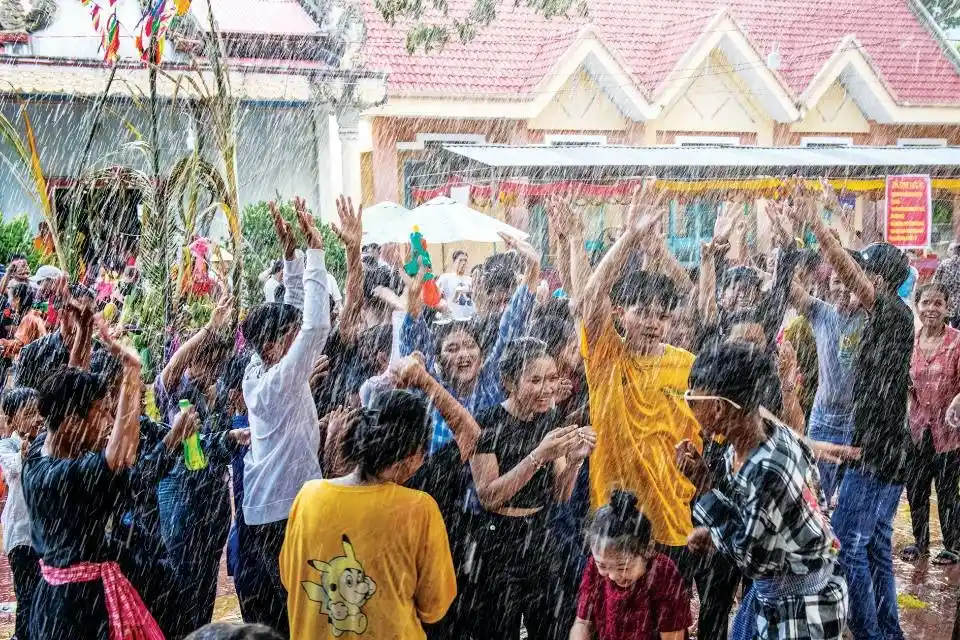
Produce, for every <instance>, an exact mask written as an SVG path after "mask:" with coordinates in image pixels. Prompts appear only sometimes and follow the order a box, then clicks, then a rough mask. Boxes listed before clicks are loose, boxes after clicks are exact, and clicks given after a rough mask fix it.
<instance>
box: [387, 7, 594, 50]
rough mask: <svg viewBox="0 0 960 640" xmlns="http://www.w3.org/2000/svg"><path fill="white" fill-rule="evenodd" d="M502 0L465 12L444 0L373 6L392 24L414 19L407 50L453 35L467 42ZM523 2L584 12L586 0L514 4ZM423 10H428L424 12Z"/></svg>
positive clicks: (551, 11) (552, 13) (551, 13)
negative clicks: (453, 9) (454, 11)
mask: <svg viewBox="0 0 960 640" xmlns="http://www.w3.org/2000/svg"><path fill="white" fill-rule="evenodd" d="M500 5H501V0H474V2H473V7H472V8H471V9H470V11H469V12H468V13H467V14H466V15H457V16H451V15H450V12H449V7H448V5H447V0H426V1H425V0H376V7H377V10H378V11H379V12H380V14H381V15H382V16H383V18H384V20H386V21H387V22H388V23H389V24H390V25H391V26H393V25H395V24H396V23H397V21H398V20H413V21H414V22H415V24H414V26H413V27H412V28H411V29H410V31H409V32H408V33H407V51H408V52H410V53H411V54H412V53H415V52H416V51H419V50H422V51H423V52H424V53H430V52H432V51H438V50H440V49H442V48H443V46H444V45H445V44H447V42H449V41H450V38H451V37H454V35H455V36H456V37H457V38H458V39H459V40H460V41H461V42H469V41H470V40H472V39H473V38H475V37H476V35H477V31H478V30H479V29H482V28H483V27H486V26H488V25H489V24H490V23H491V22H493V21H494V20H495V19H496V17H497V9H498V8H499V6H500ZM521 5H522V6H526V7H529V8H531V9H533V10H534V11H535V12H536V13H538V14H540V15H542V16H543V17H545V18H547V19H550V18H557V17H570V16H586V15H587V3H586V0H514V6H516V7H519V6H521ZM425 14H429V15H428V16H426V15H425Z"/></svg>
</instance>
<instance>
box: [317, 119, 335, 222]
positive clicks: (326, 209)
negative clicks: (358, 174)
mask: <svg viewBox="0 0 960 640" xmlns="http://www.w3.org/2000/svg"><path fill="white" fill-rule="evenodd" d="M313 130H314V140H315V148H314V153H315V155H316V158H317V195H318V196H319V197H320V202H319V203H317V206H318V207H319V211H320V219H321V220H322V221H324V222H330V221H331V220H333V219H334V218H336V211H337V200H336V198H337V194H336V193H335V192H334V184H333V171H332V169H333V167H334V166H335V165H334V163H333V162H332V159H333V156H332V155H331V153H330V110H329V107H327V105H325V104H314V106H313Z"/></svg>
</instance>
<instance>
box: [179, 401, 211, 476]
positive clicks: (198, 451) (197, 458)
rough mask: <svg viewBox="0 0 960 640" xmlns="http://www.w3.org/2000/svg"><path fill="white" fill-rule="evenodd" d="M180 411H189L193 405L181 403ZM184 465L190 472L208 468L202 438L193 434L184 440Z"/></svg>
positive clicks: (188, 402) (187, 402) (185, 402)
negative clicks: (201, 444) (201, 442)
mask: <svg viewBox="0 0 960 640" xmlns="http://www.w3.org/2000/svg"><path fill="white" fill-rule="evenodd" d="M179 405H180V411H187V410H188V409H189V408H190V407H191V406H192V405H191V404H190V401H189V400H186V399H184V400H181V401H180V402H179ZM183 465H184V466H185V467H186V468H187V469H188V470H189V471H200V470H201V469H206V468H207V457H206V456H205V455H203V448H202V447H201V446H200V436H199V435H198V434H197V433H192V434H190V435H189V436H187V437H186V438H184V439H183Z"/></svg>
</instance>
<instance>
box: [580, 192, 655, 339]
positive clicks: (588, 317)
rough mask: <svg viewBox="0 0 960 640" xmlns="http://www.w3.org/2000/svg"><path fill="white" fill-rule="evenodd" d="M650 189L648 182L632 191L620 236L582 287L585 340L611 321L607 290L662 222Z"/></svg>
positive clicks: (608, 291)
mask: <svg viewBox="0 0 960 640" xmlns="http://www.w3.org/2000/svg"><path fill="white" fill-rule="evenodd" d="M655 205H656V203H655V197H654V195H653V189H652V187H651V186H649V185H647V186H645V187H644V189H643V190H638V191H637V192H635V193H634V198H633V203H631V205H630V211H629V212H628V214H627V226H626V228H625V230H624V232H623V235H621V236H620V238H619V239H618V240H617V241H616V242H615V243H614V244H613V246H612V247H610V250H609V251H608V252H607V255H605V256H604V257H603V259H602V260H601V261H600V264H598V265H597V268H596V269H595V270H594V272H593V273H592V274H591V275H590V278H589V279H588V280H587V284H586V286H585V287H584V291H583V299H582V300H581V311H582V313H583V325H584V328H585V329H586V333H587V339H588V340H595V339H596V338H597V337H598V336H599V335H600V334H601V333H602V331H603V329H604V327H605V326H606V325H607V324H609V323H610V322H611V317H612V311H611V307H610V290H611V289H612V288H613V284H614V282H616V280H617V277H618V276H619V275H620V272H621V271H623V267H624V266H625V265H626V264H627V260H628V259H629V258H630V253H631V252H632V251H634V250H638V249H642V245H643V243H644V242H645V241H646V240H648V239H649V238H650V237H651V236H652V235H653V234H655V233H656V230H657V229H658V228H659V226H660V224H661V219H662V216H663V211H662V210H659V211H658V207H656V206H655Z"/></svg>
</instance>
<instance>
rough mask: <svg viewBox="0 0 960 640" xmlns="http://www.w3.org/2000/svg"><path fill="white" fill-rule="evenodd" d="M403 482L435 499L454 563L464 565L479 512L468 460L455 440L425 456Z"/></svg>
mask: <svg viewBox="0 0 960 640" xmlns="http://www.w3.org/2000/svg"><path fill="white" fill-rule="evenodd" d="M405 486H406V487H408V488H410V489H417V490H418V491H423V492H424V493H427V494H429V495H430V497H432V498H433V499H434V500H436V502H437V506H438V507H439V508H440V514H441V515H442V516H443V523H444V524H445V525H446V528H447V539H448V540H450V552H451V555H453V560H454V563H455V565H456V566H457V567H458V568H459V567H463V566H465V564H467V563H468V562H469V558H470V556H471V555H472V546H473V535H472V532H473V530H474V529H475V527H476V524H477V521H478V516H480V514H479V513H478V512H479V505H478V503H477V500H476V497H475V495H474V489H473V476H472V475H471V473H470V464H469V463H468V462H464V461H463V459H462V457H461V455H460V447H459V446H457V441H456V440H451V441H450V442H448V443H446V444H445V445H443V447H441V448H440V449H439V450H438V451H436V452H434V454H433V455H432V456H430V457H429V458H427V460H426V461H425V462H424V463H423V465H421V467H420V468H419V469H418V470H417V472H416V473H415V474H413V477H412V478H410V479H409V480H407V482H406V483H405Z"/></svg>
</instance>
